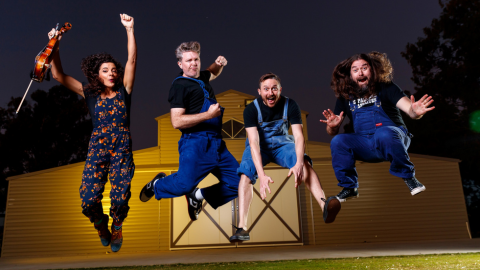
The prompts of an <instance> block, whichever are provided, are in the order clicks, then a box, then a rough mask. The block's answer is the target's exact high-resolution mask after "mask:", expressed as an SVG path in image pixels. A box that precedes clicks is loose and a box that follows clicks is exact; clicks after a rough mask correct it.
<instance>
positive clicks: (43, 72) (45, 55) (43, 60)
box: [17, 22, 72, 114]
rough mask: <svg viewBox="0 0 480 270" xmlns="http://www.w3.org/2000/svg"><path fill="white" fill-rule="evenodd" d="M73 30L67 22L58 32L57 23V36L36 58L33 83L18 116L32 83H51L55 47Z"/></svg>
mask: <svg viewBox="0 0 480 270" xmlns="http://www.w3.org/2000/svg"><path fill="white" fill-rule="evenodd" d="M71 28H72V24H71V23H68V22H66V23H65V24H64V25H63V26H62V28H60V30H58V23H57V26H56V28H55V36H53V37H52V38H51V39H50V40H49V41H48V44H47V45H46V46H45V47H44V48H43V49H42V50H41V51H40V52H39V53H38V54H37V56H36V57H35V67H34V69H33V71H32V72H31V74H30V78H31V81H30V84H29V85H28V88H27V91H25V94H24V95H23V98H22V101H21V102H20V105H18V109H17V114H18V111H19V110H20V107H21V106H22V103H23V101H24V100H25V97H26V96H27V93H28V90H29V89H30V86H31V85H32V82H33V81H36V82H39V83H41V82H42V81H43V79H44V78H45V79H46V80H47V81H49V77H48V72H49V71H50V67H51V65H50V61H51V58H52V52H53V50H54V48H55V46H56V45H57V42H58V37H59V36H60V35H62V34H64V33H66V32H67V31H68V30H70V29H71Z"/></svg>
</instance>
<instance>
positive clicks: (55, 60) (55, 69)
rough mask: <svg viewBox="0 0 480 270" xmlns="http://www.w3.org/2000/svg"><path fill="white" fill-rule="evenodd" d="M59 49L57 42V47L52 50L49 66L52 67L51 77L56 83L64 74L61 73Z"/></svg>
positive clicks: (58, 42)
mask: <svg viewBox="0 0 480 270" xmlns="http://www.w3.org/2000/svg"><path fill="white" fill-rule="evenodd" d="M59 48H60V41H57V46H55V48H54V49H53V54H52V61H51V62H50V64H51V65H52V67H51V71H52V77H53V78H54V79H55V80H57V81H59V79H60V75H63V74H65V73H63V67H62V62H61V61H60V52H59ZM59 82H60V81H59ZM60 83H61V82H60Z"/></svg>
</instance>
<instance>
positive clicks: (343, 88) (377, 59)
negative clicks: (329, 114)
mask: <svg viewBox="0 0 480 270" xmlns="http://www.w3.org/2000/svg"><path fill="white" fill-rule="evenodd" d="M360 59H362V60H365V61H366V62H367V63H368V65H369V66H370V67H371V69H370V70H371V76H372V77H371V80H370V81H369V82H368V96H372V95H375V94H376V93H377V87H376V85H377V83H379V82H384V83H391V82H392V79H393V68H392V64H391V63H390V60H389V59H388V58H387V54H385V53H379V52H375V51H373V52H370V53H368V54H365V53H360V54H355V55H353V56H351V57H350V58H348V59H346V60H343V61H342V62H340V64H338V65H337V66H336V67H335V68H334V69H333V74H332V81H331V82H330V86H331V87H332V89H333V91H334V92H335V96H336V97H337V98H338V97H343V98H345V99H350V97H352V96H353V97H359V96H358V92H357V91H356V90H357V85H356V84H355V82H354V81H353V80H352V78H351V77H350V69H351V67H352V64H353V62H355V61H357V60H360Z"/></svg>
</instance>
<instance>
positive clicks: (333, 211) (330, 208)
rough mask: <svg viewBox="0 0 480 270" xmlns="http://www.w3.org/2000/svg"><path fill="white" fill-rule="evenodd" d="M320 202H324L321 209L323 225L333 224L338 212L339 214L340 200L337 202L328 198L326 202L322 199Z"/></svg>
mask: <svg viewBox="0 0 480 270" xmlns="http://www.w3.org/2000/svg"><path fill="white" fill-rule="evenodd" d="M322 201H324V202H325V206H324V207H323V220H324V221H325V223H332V222H334V221H335V218H336V217H337V214H338V212H340V209H342V204H341V203H340V200H338V199H337V197H335V196H332V197H328V199H327V200H325V199H324V198H322Z"/></svg>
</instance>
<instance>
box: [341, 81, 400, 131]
mask: <svg viewBox="0 0 480 270" xmlns="http://www.w3.org/2000/svg"><path fill="white" fill-rule="evenodd" d="M378 88H379V92H378V94H377V95H375V96H371V97H369V98H366V99H365V98H359V99H354V100H353V101H352V102H353V103H354V104H357V105H358V108H362V107H368V106H373V105H374V104H375V102H376V101H377V99H380V101H381V102H382V109H383V110H384V111H385V113H386V114H387V115H388V117H389V118H390V119H391V120H392V121H393V122H394V123H395V124H396V125H397V126H403V127H405V128H406V126H405V123H404V122H403V119H402V115H401V114H400V109H398V107H397V102H398V101H399V100H400V99H401V98H403V97H406V96H407V95H406V94H405V93H404V92H403V90H402V89H400V87H398V85H396V84H394V83H388V84H386V83H379V84H378ZM342 111H343V113H344V114H345V115H347V116H348V118H350V120H351V121H352V122H353V118H352V111H351V110H350V104H349V101H348V100H346V99H345V98H343V97H340V98H338V99H337V103H336V104H335V110H334V113H335V114H336V115H339V114H340V112H342Z"/></svg>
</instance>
